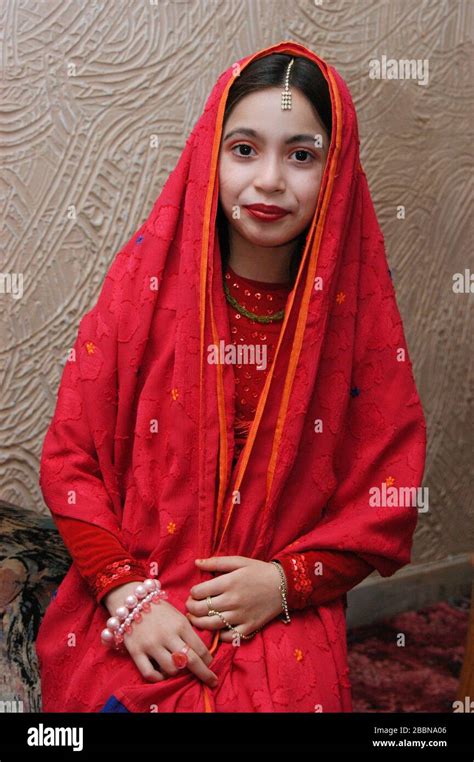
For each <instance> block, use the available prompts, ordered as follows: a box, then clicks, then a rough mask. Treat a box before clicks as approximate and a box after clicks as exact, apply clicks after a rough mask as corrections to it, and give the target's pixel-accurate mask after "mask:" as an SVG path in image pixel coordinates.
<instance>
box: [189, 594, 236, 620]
mask: <svg viewBox="0 0 474 762" xmlns="http://www.w3.org/2000/svg"><path fill="white" fill-rule="evenodd" d="M211 603H212V606H210V605H209V604H208V602H207V598H206V599H205V600H203V601H198V600H195V599H194V598H188V600H187V601H186V604H185V605H186V608H187V610H188V611H189V613H190V614H192V615H193V616H207V615H208V612H209V609H210V608H212V609H217V611H224V610H227V611H230V610H231V609H232V607H233V601H232V599H231V598H230V594H229V593H225V592H224V593H222V595H216V596H214V595H213V596H212V600H211Z"/></svg>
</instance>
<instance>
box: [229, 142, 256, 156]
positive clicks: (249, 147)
mask: <svg viewBox="0 0 474 762" xmlns="http://www.w3.org/2000/svg"><path fill="white" fill-rule="evenodd" d="M236 148H245V149H247V150H248V151H253V148H252V146H249V145H247V143H238V144H237V145H236V146H233V148H232V152H234V151H235V149H236ZM236 155H237V156H249V154H248V153H238V154H236Z"/></svg>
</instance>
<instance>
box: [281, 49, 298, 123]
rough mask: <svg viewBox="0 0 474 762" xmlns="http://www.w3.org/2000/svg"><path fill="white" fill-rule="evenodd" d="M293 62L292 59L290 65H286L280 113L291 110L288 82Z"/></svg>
mask: <svg viewBox="0 0 474 762" xmlns="http://www.w3.org/2000/svg"><path fill="white" fill-rule="evenodd" d="M294 62H295V59H294V58H292V59H291V61H290V63H289V64H288V68H287V70H286V74H285V89H284V90H282V92H281V110H282V111H288V110H289V109H291V90H290V88H289V87H288V82H289V81H290V70H291V67H292V66H293V64H294Z"/></svg>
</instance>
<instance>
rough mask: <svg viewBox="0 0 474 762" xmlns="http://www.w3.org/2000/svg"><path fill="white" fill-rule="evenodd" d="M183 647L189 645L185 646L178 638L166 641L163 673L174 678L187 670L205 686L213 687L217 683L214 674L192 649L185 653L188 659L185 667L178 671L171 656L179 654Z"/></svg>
mask: <svg viewBox="0 0 474 762" xmlns="http://www.w3.org/2000/svg"><path fill="white" fill-rule="evenodd" d="M185 645H189V644H186V643H185V642H184V640H183V639H182V638H180V637H179V636H176V637H175V638H172V639H170V641H168V643H167V644H166V648H167V649H168V651H167V652H166V654H165V656H164V657H163V661H164V669H165V671H166V672H168V674H170V675H174V676H176V675H179V673H180V672H184V671H185V670H186V669H188V670H189V671H190V672H193V673H194V674H195V675H196V677H198V678H199V679H200V680H202V681H203V683H206V685H209V686H210V687H214V685H215V683H216V682H217V675H216V673H215V672H213V671H212V670H211V669H209V667H206V665H205V663H204V662H203V660H202V659H201V658H200V657H199V656H198V655H197V653H196V651H194V649H193V648H190V649H189V650H188V651H187V652H186V656H187V657H188V661H187V664H186V666H185V667H184V668H183V669H178V667H177V666H176V664H175V663H174V661H173V657H172V654H173V652H175V651H177V652H178V653H180V652H181V650H182V648H183V647H184V646H185Z"/></svg>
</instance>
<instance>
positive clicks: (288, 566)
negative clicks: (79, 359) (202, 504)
mask: <svg viewBox="0 0 474 762" xmlns="http://www.w3.org/2000/svg"><path fill="white" fill-rule="evenodd" d="M225 282H226V284H227V286H228V289H229V292H230V294H231V296H233V297H234V298H235V299H236V300H237V302H238V303H239V304H240V305H241V306H243V307H245V308H246V309H247V310H249V311H250V312H254V313H255V314H256V315H267V314H268V315H270V314H272V313H274V312H278V311H280V310H283V309H284V308H285V303H286V300H287V297H288V294H289V292H290V290H291V285H290V284H285V283H265V282H262V281H257V280H253V279H252V280H251V279H249V278H244V277H242V276H241V275H237V273H235V272H234V270H232V268H231V267H230V266H229V265H227V267H226V272H225ZM228 315H229V325H230V331H231V336H232V342H233V343H234V344H236V345H238V344H246V345H255V344H259V346H260V347H265V351H266V358H265V354H264V353H263V352H262V356H263V358H265V360H266V361H265V362H264V361H262V362H261V363H260V365H261V366H262V367H260V368H259V367H258V365H257V363H255V364H237V365H235V367H234V371H235V386H236V390H235V395H234V397H235V425H234V429H235V442H236V445H235V454H234V465H235V463H236V462H237V459H238V456H239V454H240V452H241V450H242V448H243V446H244V444H245V441H246V437H247V435H248V431H249V428H250V425H251V423H252V420H253V417H254V415H255V410H256V407H257V402H258V398H259V395H260V393H261V391H262V388H263V385H264V383H265V379H266V376H267V373H268V371H269V368H270V366H271V363H272V361H273V357H274V354H275V348H276V344H277V342H278V337H279V334H280V329H281V325H282V323H281V320H278V321H273V322H271V323H265V324H262V323H258V322H255V321H252V320H251V319H250V318H248V317H247V316H245V315H242V314H241V313H239V312H238V310H236V309H235V308H234V307H233V306H232V305H231V304H230V303H229V302H228ZM263 366H265V367H263ZM55 521H56V524H57V526H58V529H59V531H60V533H61V535H62V537H63V539H64V542H65V544H66V546H67V548H68V550H69V553H70V554H71V556H72V558H73V561H74V563H75V564H76V566H77V567H78V569H79V571H80V573H81V575H82V576H83V577H84V578H85V580H86V581H87V583H88V585H89V587H90V589H91V592H92V593H93V595H94V596H95V598H96V600H97V601H98V602H99V603H100V602H101V601H102V600H103V598H104V597H105V595H106V594H107V593H108V592H110V591H111V590H113V589H114V588H115V587H118V586H120V585H123V584H125V583H126V582H133V581H137V582H138V581H141V580H143V579H144V578H146V577H147V576H148V574H147V569H146V566H145V564H143V563H140V562H139V561H137V560H135V559H133V558H131V557H130V554H129V553H128V552H127V550H126V549H125V548H124V547H123V545H121V543H120V542H118V541H117V539H116V538H115V537H114V535H113V534H111V533H110V532H107V530H105V529H101V528H100V527H96V526H94V525H93V524H89V523H88V522H86V521H79V520H77V519H70V518H64V517H62V516H56V517H55ZM274 559H275V560H277V561H279V562H280V564H281V565H282V566H283V569H284V571H285V575H286V579H287V604H288V608H289V609H290V610H294V609H302V608H305V606H309V605H312V606H317V605H318V604H320V603H325V602H327V601H330V600H333V599H334V598H337V597H339V596H341V595H345V594H346V593H347V591H348V590H350V589H351V588H352V587H354V586H355V585H357V584H358V583H359V582H360V581H361V580H363V579H365V577H367V575H368V574H370V573H371V572H372V571H373V570H374V567H373V566H371V565H370V564H369V563H367V562H366V561H364V559H362V558H360V556H357V555H356V554H355V553H351V552H345V551H333V550H330V551H328V550H326V551H324V550H320V551H309V552H307V553H282V554H279V555H278V554H277V555H275V556H274Z"/></svg>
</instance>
